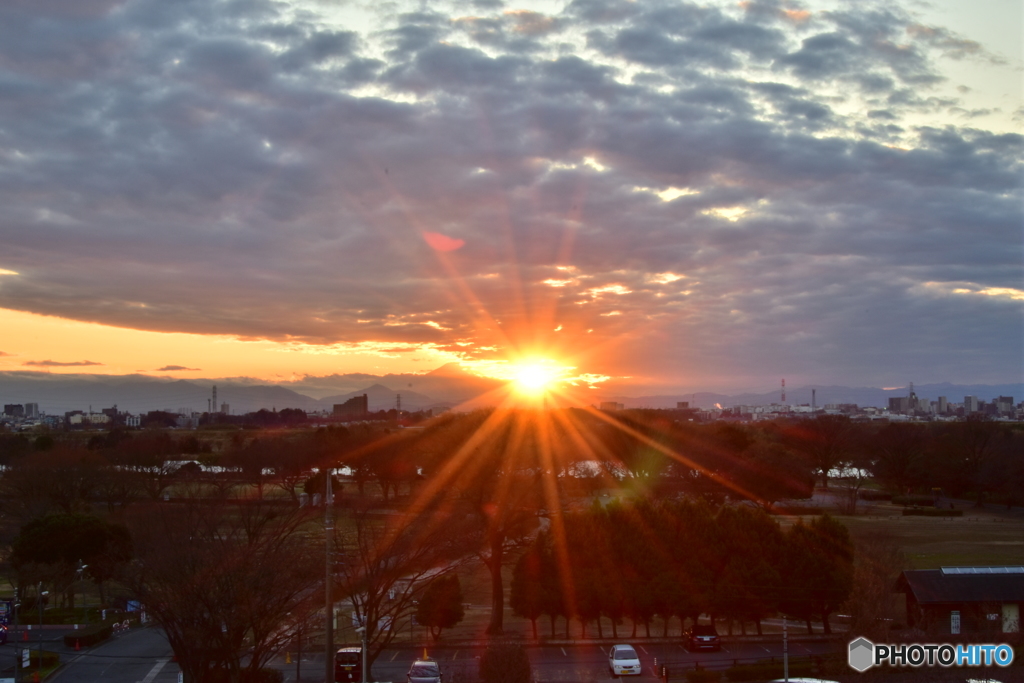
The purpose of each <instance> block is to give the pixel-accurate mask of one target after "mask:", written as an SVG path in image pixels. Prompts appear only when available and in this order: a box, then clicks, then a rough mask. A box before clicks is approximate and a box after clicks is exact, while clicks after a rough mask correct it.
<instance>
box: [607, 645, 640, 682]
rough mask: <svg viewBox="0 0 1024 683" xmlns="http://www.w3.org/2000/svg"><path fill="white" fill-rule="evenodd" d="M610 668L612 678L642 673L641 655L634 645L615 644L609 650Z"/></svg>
mask: <svg viewBox="0 0 1024 683" xmlns="http://www.w3.org/2000/svg"><path fill="white" fill-rule="evenodd" d="M608 668H609V669H610V670H611V672H612V678H618V677H619V676H639V675H640V655H638V654H637V653H636V650H634V649H633V646H632V645H624V644H623V645H613V646H612V649H611V650H609V651H608Z"/></svg>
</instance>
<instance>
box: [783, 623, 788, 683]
mask: <svg viewBox="0 0 1024 683" xmlns="http://www.w3.org/2000/svg"><path fill="white" fill-rule="evenodd" d="M782 677H783V678H784V679H785V680H786V683H789V631H788V630H787V629H786V615H785V614H783V615H782Z"/></svg>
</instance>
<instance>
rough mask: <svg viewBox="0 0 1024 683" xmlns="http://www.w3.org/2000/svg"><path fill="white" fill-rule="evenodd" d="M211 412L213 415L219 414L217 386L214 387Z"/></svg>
mask: <svg viewBox="0 0 1024 683" xmlns="http://www.w3.org/2000/svg"><path fill="white" fill-rule="evenodd" d="M210 412H211V413H215V412H217V385H216V384H214V385H213V410H211V411H210Z"/></svg>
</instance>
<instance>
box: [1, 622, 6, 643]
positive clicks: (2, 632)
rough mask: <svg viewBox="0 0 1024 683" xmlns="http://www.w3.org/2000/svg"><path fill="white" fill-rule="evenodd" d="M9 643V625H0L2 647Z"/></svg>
mask: <svg viewBox="0 0 1024 683" xmlns="http://www.w3.org/2000/svg"><path fill="white" fill-rule="evenodd" d="M6 642H7V625H6V624H0V645H3V644H4V643H6Z"/></svg>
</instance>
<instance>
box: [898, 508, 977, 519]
mask: <svg viewBox="0 0 1024 683" xmlns="http://www.w3.org/2000/svg"><path fill="white" fill-rule="evenodd" d="M903 516H904V517H963V516H964V511H963V510H943V509H941V508H927V509H926V508H903Z"/></svg>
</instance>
